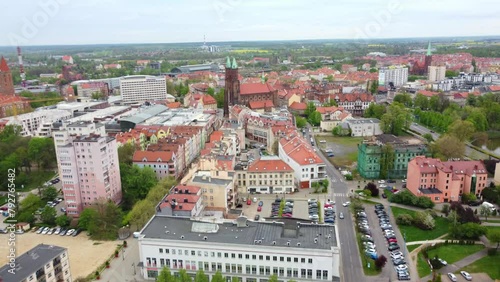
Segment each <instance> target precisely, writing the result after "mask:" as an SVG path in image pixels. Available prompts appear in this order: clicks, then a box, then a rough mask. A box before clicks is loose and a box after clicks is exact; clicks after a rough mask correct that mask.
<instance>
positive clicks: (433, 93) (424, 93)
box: [417, 90, 439, 97]
mask: <svg viewBox="0 0 500 282" xmlns="http://www.w3.org/2000/svg"><path fill="white" fill-rule="evenodd" d="M417 94H422V95H424V96H426V97H432V96H435V95H438V94H439V93H438V92H433V91H428V90H420V91H418V92H417Z"/></svg>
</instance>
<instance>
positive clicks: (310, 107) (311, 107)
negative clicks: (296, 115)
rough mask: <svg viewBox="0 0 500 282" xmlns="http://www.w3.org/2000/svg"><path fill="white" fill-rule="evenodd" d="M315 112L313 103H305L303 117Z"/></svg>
mask: <svg viewBox="0 0 500 282" xmlns="http://www.w3.org/2000/svg"><path fill="white" fill-rule="evenodd" d="M315 111H316V106H314V103H313V102H309V103H307V108H306V110H305V111H304V115H305V116H306V117H309V115H310V114H312V113H314V112H315Z"/></svg>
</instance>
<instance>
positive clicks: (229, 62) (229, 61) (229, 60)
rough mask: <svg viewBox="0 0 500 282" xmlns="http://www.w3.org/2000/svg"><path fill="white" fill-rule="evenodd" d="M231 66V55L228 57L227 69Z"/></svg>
mask: <svg viewBox="0 0 500 282" xmlns="http://www.w3.org/2000/svg"><path fill="white" fill-rule="evenodd" d="M230 68H231V59H229V57H227V59H226V69H230Z"/></svg>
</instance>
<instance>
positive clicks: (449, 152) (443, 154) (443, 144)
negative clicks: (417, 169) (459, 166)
mask: <svg viewBox="0 0 500 282" xmlns="http://www.w3.org/2000/svg"><path fill="white" fill-rule="evenodd" d="M431 150H432V151H433V153H434V155H435V156H436V157H439V158H440V159H442V160H448V159H451V158H462V157H463V156H464V154H465V144H464V143H463V142H461V141H460V140H458V138H456V137H454V136H450V135H443V136H441V137H440V138H439V139H438V140H436V142H434V143H433V144H432V146H431Z"/></svg>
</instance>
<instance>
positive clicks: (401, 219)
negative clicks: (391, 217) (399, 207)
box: [396, 214, 413, 226]
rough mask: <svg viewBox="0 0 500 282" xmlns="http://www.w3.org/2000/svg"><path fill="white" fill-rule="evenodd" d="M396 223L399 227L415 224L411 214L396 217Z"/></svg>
mask: <svg viewBox="0 0 500 282" xmlns="http://www.w3.org/2000/svg"><path fill="white" fill-rule="evenodd" d="M396 223H397V224H398V225H407V226H410V225H412V224H413V217H412V216H411V215H409V214H400V215H398V217H396Z"/></svg>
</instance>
